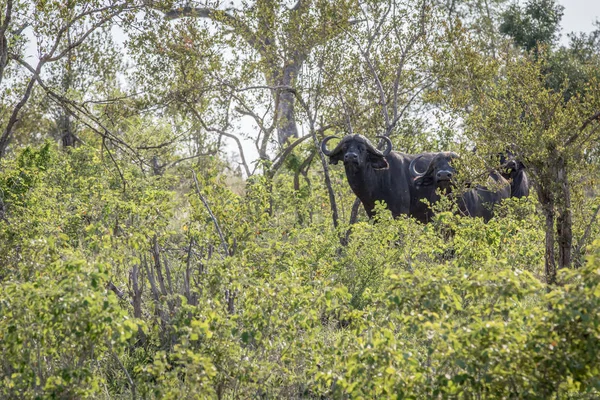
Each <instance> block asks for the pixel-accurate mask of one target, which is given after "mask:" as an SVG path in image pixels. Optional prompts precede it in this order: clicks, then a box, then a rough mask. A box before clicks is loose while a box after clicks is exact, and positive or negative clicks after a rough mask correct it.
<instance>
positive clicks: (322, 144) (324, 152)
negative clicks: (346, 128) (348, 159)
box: [321, 136, 339, 157]
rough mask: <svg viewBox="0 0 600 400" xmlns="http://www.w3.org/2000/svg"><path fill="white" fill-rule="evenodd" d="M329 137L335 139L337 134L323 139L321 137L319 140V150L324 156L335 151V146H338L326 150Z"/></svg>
mask: <svg viewBox="0 0 600 400" xmlns="http://www.w3.org/2000/svg"><path fill="white" fill-rule="evenodd" d="M331 139H337V136H327V137H326V138H325V139H323V141H322V142H321V151H322V152H323V154H325V155H326V156H328V157H329V156H331V155H332V154H334V153H336V150H337V147H339V145H338V146H337V147H336V148H335V149H333V150H331V151H330V150H327V142H329V141H330V140H331Z"/></svg>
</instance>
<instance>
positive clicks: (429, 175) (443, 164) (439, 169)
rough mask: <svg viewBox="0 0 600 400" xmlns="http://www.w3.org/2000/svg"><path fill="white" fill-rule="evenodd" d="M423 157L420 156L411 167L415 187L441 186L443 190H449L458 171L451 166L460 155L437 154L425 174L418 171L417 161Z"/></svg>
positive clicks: (450, 153)
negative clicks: (453, 160)
mask: <svg viewBox="0 0 600 400" xmlns="http://www.w3.org/2000/svg"><path fill="white" fill-rule="evenodd" d="M421 157H422V155H421V156H418V157H417V158H415V159H414V160H413V161H411V163H410V165H409V167H408V168H409V170H410V174H411V175H412V177H413V178H414V183H415V185H418V186H431V185H435V186H439V187H441V188H446V189H447V188H449V187H450V185H451V183H452V177H453V176H454V174H455V173H456V170H455V169H454V167H452V165H451V164H450V163H451V161H452V159H453V158H458V154H456V153H454V152H451V151H445V152H442V153H438V154H436V156H435V157H433V159H432V160H431V162H430V163H429V166H428V167H427V169H426V170H425V171H423V172H419V171H417V168H416V166H417V161H418V160H419V158H421Z"/></svg>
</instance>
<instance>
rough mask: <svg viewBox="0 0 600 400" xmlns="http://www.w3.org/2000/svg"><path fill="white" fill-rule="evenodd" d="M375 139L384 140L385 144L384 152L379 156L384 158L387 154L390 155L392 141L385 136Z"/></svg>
mask: <svg viewBox="0 0 600 400" xmlns="http://www.w3.org/2000/svg"><path fill="white" fill-rule="evenodd" d="M376 137H378V138H380V139H383V140H385V143H386V147H385V150H384V151H383V152H382V153H381V154H382V155H383V156H384V157H385V156H387V155H388V154H390V152H391V151H392V141H391V140H390V138H389V137H387V136H376Z"/></svg>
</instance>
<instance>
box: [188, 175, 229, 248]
mask: <svg viewBox="0 0 600 400" xmlns="http://www.w3.org/2000/svg"><path fill="white" fill-rule="evenodd" d="M191 171H192V177H193V178H194V184H195V185H196V194H197V195H198V197H199V198H200V201H202V204H204V207H206V210H207V211H208V214H209V215H210V218H211V219H212V221H213V223H214V224H215V229H216V230H217V233H218V234H219V237H220V238H221V246H222V247H223V251H224V255H225V257H227V256H228V255H229V248H228V247H227V242H226V241H225V235H223V231H222V230H221V228H220V227H219V222H218V221H217V218H216V217H215V215H214V214H213V212H212V210H211V209H210V206H209V205H208V202H207V201H206V199H205V198H204V196H202V193H200V185H199V184H198V178H197V177H196V173H195V172H194V171H193V170H191Z"/></svg>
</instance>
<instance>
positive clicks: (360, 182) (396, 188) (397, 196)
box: [321, 135, 433, 222]
mask: <svg viewBox="0 0 600 400" xmlns="http://www.w3.org/2000/svg"><path fill="white" fill-rule="evenodd" d="M335 137H336V136H328V137H326V138H325V139H323V142H322V143H321V151H322V152H323V154H325V155H326V156H327V157H329V163H330V164H337V163H338V162H339V161H342V162H343V163H344V169H345V170H346V178H347V179H348V183H349V184H350V187H351V188H352V191H353V192H354V194H356V196H357V197H358V198H359V199H360V201H361V202H362V204H363V206H364V208H365V211H366V212H367V214H368V215H369V218H372V217H373V216H374V214H375V213H374V212H373V208H374V207H375V202H376V201H378V200H379V201H385V203H386V204H387V206H388V208H389V210H390V211H391V212H392V215H393V216H394V218H395V217H397V216H399V215H400V214H404V215H410V216H412V217H414V218H416V219H417V220H420V221H422V222H426V221H427V207H426V205H424V204H423V203H422V202H421V201H419V197H418V196H417V195H416V193H415V188H414V185H413V182H412V178H411V176H410V173H409V170H408V167H409V165H410V163H411V162H412V161H414V160H415V159H416V158H417V155H411V154H403V153H398V152H395V151H392V142H391V141H390V139H389V138H387V137H385V136H377V137H378V138H381V139H383V140H384V141H385V142H386V143H387V146H386V148H385V150H383V151H379V150H378V149H376V148H375V147H374V146H373V145H372V144H371V142H370V141H369V139H367V138H366V137H364V136H362V135H347V136H345V137H344V138H343V139H342V140H341V141H340V142H339V143H338V145H337V146H336V147H335V148H334V149H333V150H328V149H327V142H329V141H330V140H331V139H333V138H335ZM432 158H433V154H432V153H425V154H422V155H420V156H419V161H417V164H418V167H420V168H425V167H426V166H427V165H428V163H429V161H430V160H431V159H432Z"/></svg>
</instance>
